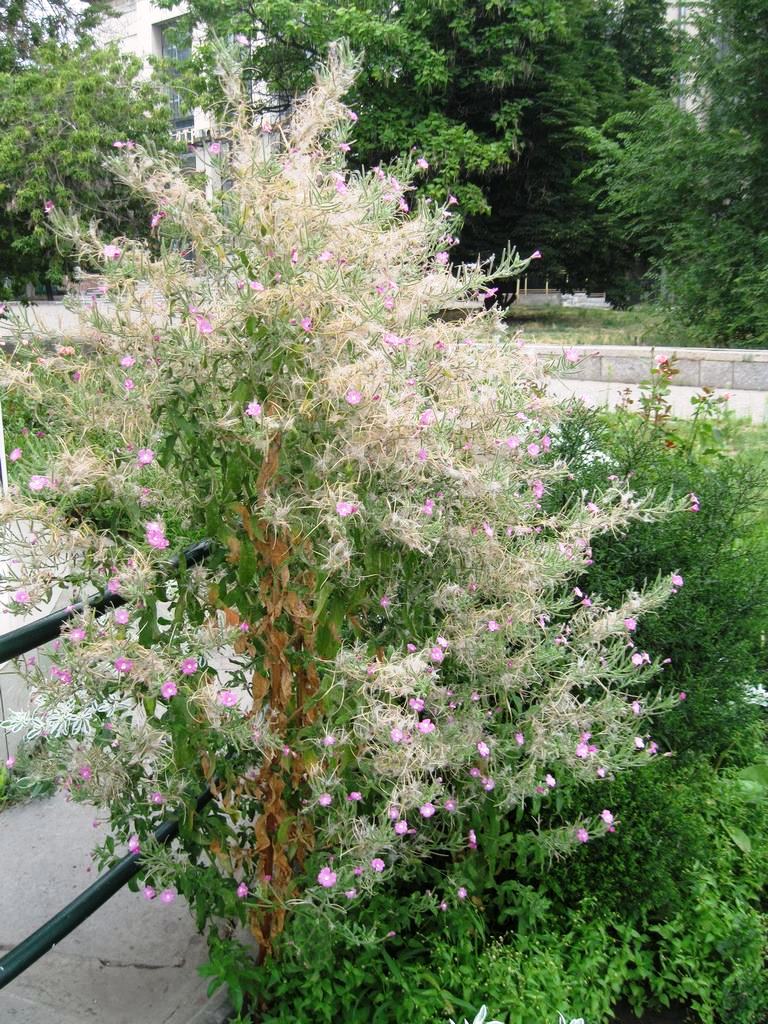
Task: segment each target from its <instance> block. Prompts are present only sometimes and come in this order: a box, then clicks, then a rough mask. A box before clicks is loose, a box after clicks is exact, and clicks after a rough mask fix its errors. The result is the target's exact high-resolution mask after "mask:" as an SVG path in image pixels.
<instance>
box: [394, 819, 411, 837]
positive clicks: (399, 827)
mask: <svg viewBox="0 0 768 1024" xmlns="http://www.w3.org/2000/svg"><path fill="white" fill-rule="evenodd" d="M407 831H408V822H407V821H406V820H405V818H401V819H400V821H396V822H395V832H396V833H397V835H399V836H404V835H405V834H406V832H407Z"/></svg>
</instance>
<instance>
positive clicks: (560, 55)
mask: <svg viewBox="0 0 768 1024" xmlns="http://www.w3.org/2000/svg"><path fill="white" fill-rule="evenodd" d="M169 4H170V0H162V5H163V6H169ZM188 6H189V11H190V13H189V16H188V19H187V22H186V27H187V29H189V27H190V26H191V23H192V22H196V23H198V24H201V25H203V26H206V27H207V29H208V32H209V33H210V34H211V35H214V34H218V35H219V36H222V37H223V36H232V37H234V38H235V39H237V40H238V41H240V44H241V45H242V46H243V49H244V52H246V53H247V57H248V64H249V67H250V74H251V76H252V78H253V81H254V82H262V83H264V84H265V85H266V87H267V93H266V94H265V91H264V89H263V88H262V89H259V90H255V91H254V95H255V96H256V97H258V98H259V101H260V102H261V104H262V105H263V106H264V108H266V109H270V107H271V109H280V108H282V107H284V106H285V103H286V102H287V99H288V98H289V97H291V96H292V95H294V94H296V93H299V92H301V91H303V90H304V88H305V87H306V86H307V85H308V84H309V81H310V79H311V69H312V66H313V63H314V62H315V61H316V60H317V59H318V58H319V57H320V56H321V55H322V54H323V52H324V50H325V47H326V46H327V44H328V42H329V41H330V40H333V39H335V38H339V37H341V36H344V37H346V38H348V39H349V40H350V42H351V44H352V46H353V48H354V49H356V50H358V51H362V52H363V66H362V70H361V74H360V76H359V78H358V80H357V83H356V86H355V89H354V92H353V94H352V97H351V102H352V104H353V106H355V108H356V109H357V110H358V111H359V112H360V115H361V121H360V125H359V130H358V134H357V139H356V148H355V156H356V159H357V161H358V163H359V164H363V165H367V166H372V165H374V164H376V163H377V162H378V161H380V160H388V159H391V158H392V157H394V156H396V155H398V154H403V153H409V152H411V151H412V150H414V149H415V155H416V156H418V157H423V158H424V159H426V161H427V163H428V164H429V168H428V169H427V168H424V176H423V178H422V182H421V191H422V192H423V193H426V194H428V195H431V196H432V197H433V198H434V199H435V200H437V201H442V199H444V198H445V196H446V194H447V193H449V192H452V193H454V194H455V195H457V196H458V197H459V199H460V201H461V210H462V212H463V214H464V215H465V216H467V217H468V218H469V221H468V223H467V225H466V228H465V231H464V234H463V237H462V243H463V245H462V247H461V249H460V250H459V253H460V255H462V256H464V257H467V256H472V255H474V254H476V253H477V252H481V251H485V250H493V251H495V252H498V251H500V250H501V249H502V248H503V246H504V245H506V244H507V242H508V241H509V240H512V241H513V242H515V243H516V244H517V245H518V247H519V248H520V250H521V251H522V252H523V253H527V252H530V251H532V250H533V249H535V248H540V249H542V250H543V251H544V264H543V267H544V269H545V270H546V271H547V272H548V273H550V274H551V275H552V276H553V277H559V278H564V277H567V276H570V277H571V278H572V279H575V280H576V279H578V280H585V279H589V278H590V276H591V277H592V278H595V279H596V278H600V277H604V276H605V275H606V274H607V273H608V272H609V270H612V269H615V266H616V263H617V260H616V255H615V249H616V247H617V245H623V239H621V238H620V237H619V236H617V237H616V238H615V239H612V238H606V233H607V228H608V223H609V222H608V220H607V218H606V217H604V216H602V215H600V214H599V213H598V211H597V209H596V205H595V203H594V202H593V200H592V198H591V195H590V190H589V189H587V188H585V187H584V186H583V185H582V184H581V183H580V182H579V179H580V175H581V173H582V172H583V171H584V169H585V168H586V167H587V165H588V163H589V161H590V160H591V159H592V155H591V153H590V150H589V147H588V145H587V144H586V141H585V138H584V136H583V129H584V128H595V127H598V126H600V125H602V123H603V122H604V120H605V119H606V118H607V117H608V116H609V115H611V114H613V113H615V112H616V111H617V110H623V109H624V108H625V107H626V106H627V104H628V99H627V96H628V94H629V93H631V92H632V91H633V90H634V88H635V86H634V82H635V79H636V78H637V77H639V78H640V79H641V80H643V81H646V80H647V81H656V80H659V79H661V78H662V77H663V72H662V71H661V70H659V69H660V67H662V66H663V64H664V61H665V60H666V59H667V51H668V49H669V46H670V45H671V43H670V39H671V34H670V32H669V30H668V29H667V28H666V25H665V10H664V4H663V3H660V0H634V2H628V3H623V4H620V3H616V2H613V0H572V2H570V3H564V2H563V0H546V2H542V3H539V4H536V5H524V4H520V3H517V2H514V0H501V2H498V3H494V4H489V3H485V2H480V0H473V2H467V0H439V2H433V0H429V2H427V0H403V2H402V3H399V4H397V5H393V4H390V3H384V2H381V0H352V2H350V0H345V2H341V3H330V2H329V0H312V2H309V3H307V2H299V0H268V2H263V3H258V4H253V5H251V6H250V7H245V6H244V5H242V4H239V3H233V2H229V0H225V2H224V3H220V2H218V0H217V2H215V3H214V2H212V0H191V3H190V4H189V5H188ZM256 39H259V40H263V41H264V45H253V44H252V42H251V41H253V40H256ZM640 39H642V41H643V44H648V49H647V51H645V50H643V48H642V45H641V42H640ZM651 44H652V45H651ZM644 53H645V54H646V55H645V57H643V54H644ZM214 66H215V48H214V47H208V46H203V47H202V48H201V49H200V50H199V51H198V52H197V53H196V55H195V56H194V58H193V60H192V62H191V63H190V64H189V66H188V67H187V68H186V81H187V87H188V88H191V89H192V90H194V91H195V92H196V94H197V95H198V96H199V95H201V93H202V94H203V95H205V96H207V98H208V99H211V98H213V96H215V89H216V87H215V84H214V78H213V76H212V74H211V72H212V69H213V68H214ZM266 95H268V96H270V97H271V99H268V98H265V96H266Z"/></svg>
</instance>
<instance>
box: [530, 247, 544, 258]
mask: <svg viewBox="0 0 768 1024" xmlns="http://www.w3.org/2000/svg"><path fill="white" fill-rule="evenodd" d="M528 259H530V260H540V259H541V253H540V252H539V250H538V249H537V250H536V251H535V252H532V253H531V255H530V256H529V257H528Z"/></svg>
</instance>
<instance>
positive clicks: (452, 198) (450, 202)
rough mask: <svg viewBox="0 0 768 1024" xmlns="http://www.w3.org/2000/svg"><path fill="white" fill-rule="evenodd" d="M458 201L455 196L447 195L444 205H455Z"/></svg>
mask: <svg viewBox="0 0 768 1024" xmlns="http://www.w3.org/2000/svg"><path fill="white" fill-rule="evenodd" d="M458 201H459V200H458V199H457V198H456V196H448V199H447V200H446V206H456V204H457V203H458Z"/></svg>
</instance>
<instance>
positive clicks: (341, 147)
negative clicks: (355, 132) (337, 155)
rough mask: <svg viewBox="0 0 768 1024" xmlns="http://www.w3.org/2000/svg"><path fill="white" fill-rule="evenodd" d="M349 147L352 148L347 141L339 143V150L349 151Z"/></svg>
mask: <svg viewBox="0 0 768 1024" xmlns="http://www.w3.org/2000/svg"><path fill="white" fill-rule="evenodd" d="M350 149H352V147H351V146H350V144H349V143H348V142H340V143H339V150H340V151H341V152H342V153H348V152H349V151H350Z"/></svg>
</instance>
